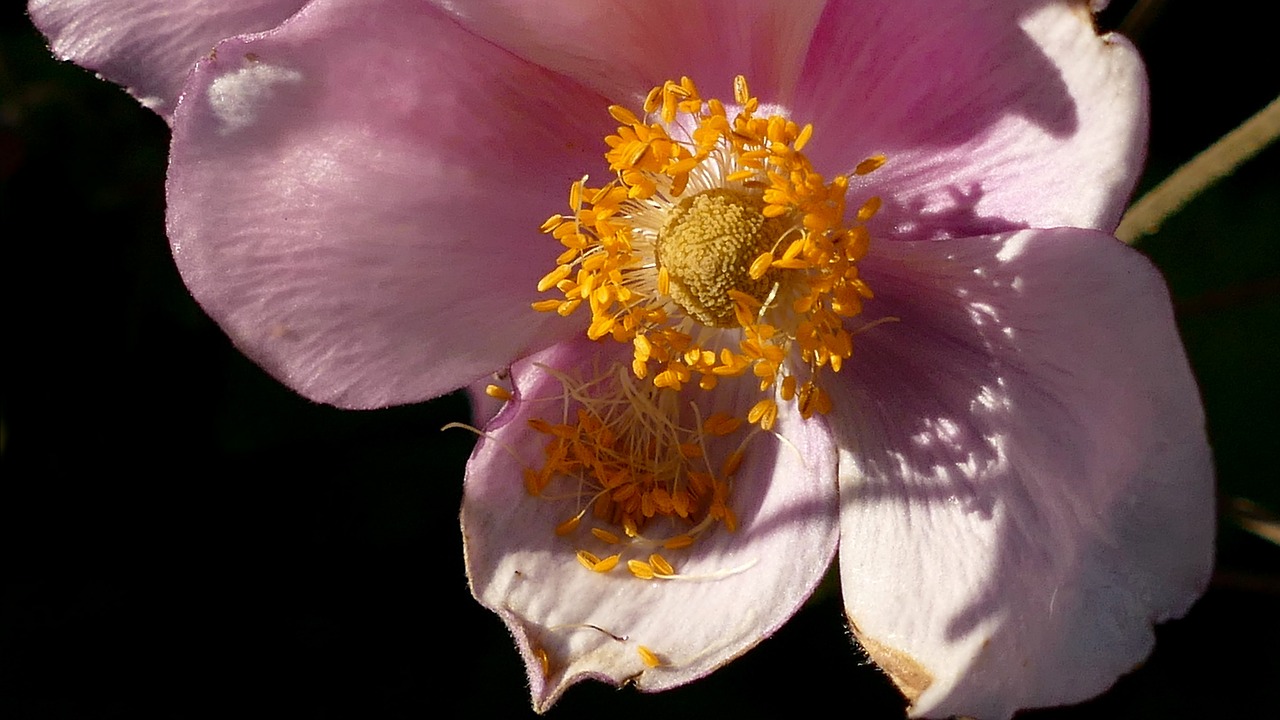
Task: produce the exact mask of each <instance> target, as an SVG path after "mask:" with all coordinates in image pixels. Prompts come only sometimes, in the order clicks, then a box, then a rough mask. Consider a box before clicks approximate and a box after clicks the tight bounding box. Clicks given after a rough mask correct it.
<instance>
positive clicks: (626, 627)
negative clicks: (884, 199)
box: [462, 340, 837, 710]
mask: <svg viewBox="0 0 1280 720" xmlns="http://www.w3.org/2000/svg"><path fill="white" fill-rule="evenodd" d="M605 347H607V348H608V346H605ZM600 348H601V346H600V345H598V344H595V343H591V342H589V341H585V340H578V341H575V342H573V343H567V344H561V345H558V346H556V347H553V348H551V349H549V350H547V351H545V352H543V353H541V354H539V355H535V356H533V357H531V358H529V359H526V360H523V361H521V362H519V363H517V365H516V366H515V367H514V368H513V371H512V378H513V380H514V383H515V385H516V387H517V389H518V390H519V396H518V399H517V400H516V401H513V402H512V403H510V404H508V405H507V406H506V408H504V409H503V411H502V412H501V413H500V414H499V415H498V416H497V417H496V418H495V419H494V420H493V421H492V422H491V423H490V424H489V426H488V428H487V431H488V434H487V435H486V437H485V438H484V439H482V440H481V442H480V444H479V445H478V446H477V448H476V450H475V453H474V454H473V455H472V457H471V460H470V462H469V463H468V466H467V479H466V491H465V495H464V499H463V507H462V526H463V537H464V542H465V544H466V561H467V571H468V575H469V577H470V579H471V587H472V592H474V593H475V595H476V597H477V598H478V599H479V600H480V602H481V603H482V604H484V605H485V606H486V607H488V608H490V609H491V610H493V611H494V612H496V613H497V614H498V615H499V616H501V618H502V620H503V622H505V623H506V624H507V626H508V627H509V628H510V629H511V631H512V633H513V635H514V636H515V638H516V642H517V644H518V645H519V647H520V651H521V654H522V655H523V657H524V660H525V663H526V665H527V668H528V673H529V681H530V685H531V689H532V694H533V703H534V706H535V708H537V709H538V710H545V709H546V708H548V707H550V705H551V704H552V703H553V702H555V700H556V699H557V698H558V697H559V696H560V694H561V693H562V692H563V691H564V690H565V689H566V688H568V687H569V686H570V685H572V684H573V683H575V682H578V681H579V680H583V679H586V678H594V679H598V680H603V681H605V682H610V683H613V684H615V685H621V684H623V683H624V682H634V683H635V684H636V686H637V687H639V688H640V689H641V690H646V691H656V690H663V689H667V688H671V687H674V686H677V685H681V684H683V683H686V682H689V681H691V680H694V679H696V678H699V677H701V676H703V675H706V674H707V673H709V672H711V671H712V670H714V669H716V668H717V667H719V666H721V665H723V664H724V663H726V662H728V661H729V660H731V659H733V658H735V657H737V656H738V655H741V654H742V653H743V652H745V651H746V650H748V649H749V648H751V647H752V646H754V645H755V644H756V643H757V642H759V641H760V640H761V639H763V638H764V637H766V636H767V635H769V634H770V633H772V632H773V631H774V630H776V629H777V628H778V627H779V626H780V625H781V624H782V623H783V622H785V621H786V620H787V619H788V618H789V617H791V615H792V614H793V613H794V612H795V611H796V610H797V609H798V608H799V606H800V604H801V603H803V602H804V600H805V599H806V598H807V597H808V595H809V594H810V592H811V591H812V590H813V588H814V587H815V586H816V584H817V583H818V581H819V580H820V579H821V578H822V575H823V572H824V570H825V569H826V567H827V565H828V564H829V562H830V559H831V557H832V555H833V553H834V547H835V541H836V526H837V521H836V514H837V513H836V504H835V503H836V498H835V447H834V445H833V444H832V441H831V437H830V433H829V431H828V429H827V427H826V425H825V423H824V422H822V421H821V420H820V419H817V418H815V419H813V420H809V421H802V420H801V419H800V418H799V417H798V415H797V414H796V413H794V412H793V411H792V409H791V408H790V407H784V408H782V412H781V413H780V415H779V418H778V422H777V425H776V426H775V430H777V433H778V434H777V435H776V436H775V435H772V434H769V433H760V434H757V435H755V436H754V437H753V438H751V439H750V440H748V441H747V443H746V445H745V451H744V457H743V460H742V463H741V465H740V467H739V470H738V472H737V474H736V476H735V477H734V480H733V485H732V494H731V496H730V506H731V507H732V508H733V510H734V511H735V513H736V515H737V530H736V531H734V532H730V531H729V530H727V529H726V528H725V526H723V525H715V526H713V527H712V528H711V529H709V530H706V531H704V532H703V533H702V534H700V535H699V536H698V537H697V538H696V540H695V541H694V543H693V544H692V545H690V546H689V547H685V548H677V549H665V548H663V547H653V548H649V549H645V548H644V546H643V545H638V544H636V543H627V541H626V539H625V537H624V538H622V543H621V544H612V545H608V544H601V545H599V547H596V546H594V545H591V546H589V547H588V545H589V544H590V543H591V542H592V540H593V539H594V538H593V536H592V535H590V534H587V533H586V532H585V531H586V529H587V526H588V525H590V524H592V523H597V522H600V521H598V520H597V519H595V518H594V516H593V514H592V513H591V512H590V511H588V512H587V513H586V515H585V517H583V518H582V520H581V527H580V528H579V529H578V532H577V533H576V534H575V535H566V536H563V537H561V536H557V535H556V534H555V532H554V531H553V530H554V528H556V527H557V525H560V524H562V523H563V522H564V521H565V520H566V519H568V518H571V517H573V516H574V513H576V512H577V511H578V505H577V504H576V502H575V499H574V498H568V497H561V496H557V495H556V494H555V493H554V492H552V491H550V490H548V491H547V492H546V493H545V494H544V495H542V496H536V497H535V496H533V495H530V494H529V493H528V492H527V491H526V489H525V486H524V483H523V482H522V480H521V477H522V472H523V471H524V470H525V469H526V468H534V467H537V466H538V465H539V464H540V462H541V457H542V455H543V447H544V445H545V439H546V437H547V436H546V435H542V434H539V433H534V432H532V431H530V429H529V425H528V421H529V420H530V419H534V418H542V419H547V417H549V416H552V415H559V414H560V413H561V412H562V406H563V400H562V394H563V390H562V385H561V384H560V382H559V381H558V380H556V379H555V378H554V377H553V375H552V374H551V373H549V372H548V370H547V369H548V368H550V369H551V370H554V371H556V372H560V371H564V372H574V371H584V370H585V371H588V372H590V371H591V369H592V368H598V367H608V363H610V362H612V360H611V355H609V354H606V353H605V352H601V351H600ZM614 350H615V348H608V350H607V351H606V352H612V351H614ZM613 354H614V355H617V357H616V358H614V359H616V360H618V361H620V362H623V363H625V362H628V361H629V354H628V353H626V352H625V349H624V352H623V353H622V354H618V353H616V352H613ZM752 395H754V394H753V393H743V394H742V396H741V397H738V396H736V395H726V394H724V393H718V392H717V391H712V392H704V391H701V390H697V389H693V390H691V391H689V392H687V393H686V394H685V395H684V396H683V398H682V399H684V400H692V401H694V402H696V403H697V404H698V405H699V406H700V407H701V408H702V416H703V417H704V418H705V417H708V416H709V415H710V413H711V412H713V411H714V410H716V409H718V408H717V407H716V406H717V404H718V403H727V404H728V409H730V410H736V411H740V410H742V408H740V407H738V406H741V405H744V404H745V403H746V402H747V401H748V400H749V399H750V397H751V396H752ZM719 409H724V408H719ZM552 421H553V422H554V420H552ZM736 444H737V443H736V441H735V442H734V445H735V447H736ZM663 525H664V526H665V525H666V523H665V522H664V523H663ZM673 527H676V528H683V527H684V524H682V523H681V522H676V523H675V525H674V526H673ZM676 531H677V532H687V530H683V529H677V530H676ZM643 533H644V534H645V536H648V537H650V538H652V537H653V536H655V535H657V534H659V530H658V529H654V530H650V529H644V530H643ZM617 534H619V535H621V533H620V532H619V533H617ZM584 536H585V540H584V539H583V538H584ZM597 537H598V536H597ZM584 548H585V549H588V550H590V551H591V552H592V553H593V554H594V555H595V556H597V557H600V558H605V557H607V556H609V555H610V554H611V553H618V554H621V555H623V557H620V559H619V565H618V566H617V567H615V568H614V569H612V570H610V571H608V572H601V573H597V572H591V571H590V570H587V569H586V568H584V567H583V566H582V564H581V563H580V562H579V561H578V560H577V559H576V557H575V553H576V551H577V550H579V549H584ZM648 553H661V554H662V555H663V556H664V557H665V558H666V559H667V560H669V561H670V563H671V564H672V565H673V566H674V569H675V572H676V574H677V575H678V577H674V578H666V579H663V578H655V579H648V580H646V579H641V578H639V577H636V576H634V575H632V574H631V573H630V572H628V569H627V567H626V563H627V560H628V559H630V558H632V557H633V556H634V557H636V558H637V559H639V560H641V561H644V560H646V559H647V557H648ZM655 567H656V566H655ZM641 648H643V650H642V649H641ZM646 653H648V655H646Z"/></svg>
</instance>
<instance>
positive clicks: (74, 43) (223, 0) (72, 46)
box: [27, 0, 306, 118]
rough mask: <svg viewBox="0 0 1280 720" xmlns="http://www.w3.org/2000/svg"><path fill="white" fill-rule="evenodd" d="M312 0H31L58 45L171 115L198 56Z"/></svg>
mask: <svg viewBox="0 0 1280 720" xmlns="http://www.w3.org/2000/svg"><path fill="white" fill-rule="evenodd" d="M303 5H306V0H217V1H216V2H211V1H210V0H31V2H30V4H29V5H28V7H27V9H28V11H29V12H30V13H31V19H32V21H33V22H35V24H36V27H38V28H40V30H41V32H43V33H44V34H45V35H46V36H48V38H49V43H50V45H51V46H52V48H53V52H54V53H55V54H56V55H57V56H58V57H60V58H62V59H63V60H69V61H71V62H74V63H76V64H77V65H82V66H84V67H86V68H89V69H90V70H94V71H96V72H98V73H100V74H101V75H102V76H103V77H104V78H106V79H108V80H111V81H112V82H116V83H119V84H121V85H123V86H125V88H127V89H128V90H129V92H130V93H131V94H132V95H133V96H134V97H136V98H138V100H139V101H141V102H142V104H143V105H146V106H147V107H149V108H151V109H152V110H154V111H156V112H157V113H159V114H160V115H162V116H164V117H165V118H168V117H169V115H170V113H172V112H173V105H174V103H175V102H177V99H178V93H179V92H180V91H181V90H182V83H183V81H184V80H186V77H187V73H188V72H189V71H190V70H191V66H192V65H194V64H195V62H196V60H198V59H200V58H201V57H204V56H205V55H207V54H209V52H210V51H211V50H213V46H214V45H216V44H217V43H218V41H219V40H222V39H223V38H228V37H232V36H234V35H243V34H246V33H252V32H258V31H260V30H269V29H271V28H273V27H275V26H276V25H279V24H280V23H281V22H282V21H283V20H284V19H285V18H287V17H289V16H290V15H292V14H294V13H295V12H297V11H298V10H299V9H300V8H301V7H302V6H303Z"/></svg>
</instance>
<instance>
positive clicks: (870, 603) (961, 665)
mask: <svg viewBox="0 0 1280 720" xmlns="http://www.w3.org/2000/svg"><path fill="white" fill-rule="evenodd" d="M873 252H875V253H876V255H875V257H869V258H868V259H867V260H866V261H865V262H864V265H863V267H864V276H865V277H866V278H867V279H868V282H870V283H871V285H872V286H873V287H874V288H875V289H876V291H877V299H876V300H875V301H874V303H875V304H874V308H875V310H874V311H875V312H880V313H883V314H884V315H889V316H893V317H896V318H898V321H897V322H893V323H886V324H882V325H879V326H877V327H875V328H873V329H871V330H869V331H868V332H866V333H865V334H863V335H860V336H859V340H860V345H859V347H858V348H856V350H855V352H854V357H853V360H852V361H851V362H850V363H849V366H848V369H849V371H850V372H848V373H847V375H846V374H842V376H841V377H842V379H844V378H846V377H847V378H848V380H847V385H846V387H847V392H848V400H847V402H845V403H842V404H840V405H838V406H837V408H836V413H837V415H836V416H835V417H834V418H833V419H832V426H833V428H835V429H837V434H838V435H839V440H840V447H841V451H840V463H841V469H840V474H841V508H842V509H841V541H840V572H841V578H842V581H843V587H844V594H845V602H846V609H847V611H848V615H849V619H850V622H851V623H852V625H853V626H854V628H855V632H856V634H857V635H858V637H859V638H860V640H861V641H862V642H863V644H864V645H865V647H866V648H867V649H868V651H869V652H870V654H871V656H872V657H873V658H874V659H875V660H876V661H877V663H878V664H880V666H881V667H883V668H884V669H885V670H886V671H887V672H888V673H889V674H890V675H891V676H893V678H894V679H895V680H896V681H897V682H898V684H899V686H900V687H902V688H903V690H904V691H905V692H906V693H907V695H908V697H909V698H910V699H911V700H913V702H914V704H913V708H912V710H913V713H914V714H915V715H919V716H929V717H946V716H950V715H953V714H959V715H972V716H975V717H981V718H997V719H998V718H1005V717H1008V716H1010V715H1011V714H1012V713H1013V712H1014V711H1015V710H1017V709H1018V708H1025V707H1035V706H1043V705H1056V704H1065V703H1072V702H1078V701H1080V700H1083V699H1086V698H1088V697H1091V696H1093V695H1095V694H1097V693H1100V692H1102V691H1103V690H1105V689H1106V688H1107V687H1108V686H1110V685H1111V683H1112V682H1113V681H1114V680H1115V679H1116V677H1117V676H1119V675H1120V674H1122V673H1125V672H1127V671H1129V670H1131V669H1133V668H1134V667H1135V666H1136V665H1137V664H1138V663H1140V662H1141V661H1142V660H1143V659H1144V658H1145V657H1146V655H1147V653H1148V652H1149V651H1150V649H1151V646H1152V642H1153V637H1152V632H1151V626H1152V624H1153V623H1156V622H1160V621H1162V620H1167V619H1170V618H1174V617H1178V616H1180V615H1181V614H1183V613H1184V612H1186V610H1187V609H1188V607H1189V606H1190V605H1191V603H1192V602H1193V601H1194V600H1195V599H1196V598H1197V597H1198V596H1199V595H1200V593H1201V592H1202V591H1203V589H1204V587H1205V583H1206V582H1207V579H1208V574H1209V571H1210V565H1211V562H1212V552H1213V547H1212V545H1213V528H1214V499H1213V494H1212V493H1213V482H1212V475H1211V473H1212V471H1211V467H1210V455H1209V449H1208V446H1207V441H1206V438H1205V431H1204V419H1203V415H1202V413H1201V409H1200V403H1199V399H1198V396H1197V391H1196V387H1195V384H1194V381H1193V380H1192V377H1191V373H1190V371H1189V369H1188V366H1187V362H1186V359H1185V357H1184V355H1183V351H1182V347H1181V343H1180V342H1179V340H1178V336H1177V333H1176V330H1175V327H1174V323H1173V318H1172V313H1171V311H1170V304H1169V299H1168V296H1167V294H1166V292H1165V289H1164V285H1163V282H1162V280H1161V279H1160V277H1159V275H1158V274H1157V273H1156V272H1155V270H1154V269H1153V268H1152V267H1151V266H1150V265H1149V263H1148V262H1147V261H1146V260H1145V259H1144V258H1142V257H1141V256H1140V255H1138V254H1137V253H1136V252H1134V251H1132V250H1130V249H1129V248H1127V247H1124V246H1122V245H1120V244H1119V243H1117V242H1116V241H1115V240H1114V239H1113V238H1110V237H1107V236H1104V235H1101V234H1100V233H1092V232H1088V231H1083V230H1074V229H1063V230H1038V231H1024V232H1019V233H1014V234H1009V235H1004V236H991V237H985V238H970V239H965V240H962V241H941V242H922V243H884V244H881V245H880V246H879V247H878V248H877V249H876V250H874V251H873ZM868 311H869V312H872V311H873V310H872V306H871V305H869V306H868ZM869 317H870V316H869ZM842 396H843V394H842Z"/></svg>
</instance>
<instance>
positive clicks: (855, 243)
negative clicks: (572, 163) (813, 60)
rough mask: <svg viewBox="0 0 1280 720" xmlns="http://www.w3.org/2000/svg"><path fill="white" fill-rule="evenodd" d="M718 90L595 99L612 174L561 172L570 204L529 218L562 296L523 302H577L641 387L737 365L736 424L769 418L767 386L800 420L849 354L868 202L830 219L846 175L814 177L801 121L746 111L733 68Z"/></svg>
mask: <svg viewBox="0 0 1280 720" xmlns="http://www.w3.org/2000/svg"><path fill="white" fill-rule="evenodd" d="M734 99H735V101H736V103H737V106H736V107H735V108H734V112H733V113H732V114H731V113H730V110H729V108H726V106H725V105H724V103H722V102H721V101H719V100H716V99H714V98H713V99H707V100H703V99H702V97H701V96H700V95H699V93H698V90H697V88H696V87H695V85H694V84H693V82H692V81H691V80H689V79H688V78H681V79H680V80H679V81H678V82H677V81H668V82H667V83H665V84H664V85H662V86H660V87H656V88H654V89H653V91H651V92H650V93H649V95H648V97H647V98H646V99H645V102H644V113H645V117H644V119H642V118H640V117H639V116H637V115H636V114H635V113H633V112H632V111H630V110H628V109H626V108H624V107H621V106H616V105H615V106H613V107H610V108H609V112H610V114H611V115H612V116H613V118H614V119H615V120H617V121H618V122H619V123H620V126H619V127H618V130H617V133H616V134H614V135H610V136H609V137H607V138H606V139H605V142H606V143H607V144H608V146H609V151H608V152H607V153H606V154H605V158H606V159H607V160H608V162H609V167H610V169H611V170H612V171H613V172H614V173H615V174H616V177H615V179H613V180H611V181H610V182H608V183H605V184H604V185H602V186H600V187H592V186H588V185H587V178H583V179H582V180H579V181H577V182H575V183H573V185H572V187H571V188H570V191H569V207H570V209H571V210H572V214H570V215H567V216H566V215H554V216H552V217H551V218H549V219H548V220H547V221H546V222H545V223H544V224H543V226H542V230H543V232H546V233H550V234H551V235H552V236H553V237H554V238H556V239H557V240H558V241H560V243H561V244H562V245H564V247H565V251H564V252H563V253H562V254H561V255H560V257H559V258H558V261H557V262H558V264H557V266H556V268H555V269H554V270H552V271H551V272H550V273H548V274H547V275H546V276H545V277H544V278H543V279H542V281H541V282H540V283H539V285H538V289H539V290H540V291H543V292H547V291H551V290H553V289H554V290H555V291H556V292H557V293H558V294H559V295H560V296H561V297H562V299H549V300H544V301H540V302H537V303H534V308H535V309H536V310H540V311H545V312H558V313H560V314H561V315H566V316H567V315H569V314H571V313H573V312H574V311H576V310H577V309H578V308H579V307H581V306H582V305H584V304H585V305H586V306H587V308H588V309H589V311H590V313H591V322H590V324H589V326H588V328H587V335H588V337H590V338H592V339H595V340H599V339H603V338H605V337H612V338H613V339H614V340H616V341H618V342H629V343H632V345H633V348H634V350H633V360H632V363H631V370H632V373H633V374H634V375H635V377H637V378H640V379H646V378H652V384H653V385H654V386H655V387H657V388H669V389H671V390H679V389H681V388H682V387H683V386H684V385H685V384H687V383H692V382H695V381H696V383H697V384H698V386H700V387H701V388H703V389H711V388H713V387H715V386H716V385H717V383H718V382H719V381H720V380H721V379H722V378H732V377H740V376H744V375H747V374H751V375H752V376H754V377H755V378H757V380H758V381H759V387H760V390H761V392H764V393H766V395H765V397H764V398H763V399H762V400H760V401H759V403H757V404H756V405H755V407H753V408H752V409H751V411H750V412H749V413H748V415H747V420H748V421H749V422H751V423H753V424H758V425H759V426H761V427H762V428H764V429H769V428H771V427H772V425H773V423H774V421H775V420H776V418H777V414H778V408H777V403H776V400H775V397H778V398H781V399H782V400H783V401H784V402H791V401H795V402H796V404H797V407H798V409H799V410H800V413H801V415H802V416H804V417H806V418H807V417H809V416H811V415H812V414H813V413H815V412H819V413H825V412H828V411H829V410H830V409H831V399H830V397H829V396H828V395H827V393H826V392H825V391H823V389H822V387H821V386H820V384H819V382H818V379H819V374H820V372H821V371H823V370H825V369H827V368H829V369H830V370H831V371H833V372H838V371H839V370H840V368H841V365H842V363H843V361H844V360H845V359H846V358H848V357H849V356H850V355H851V354H852V352H853V342H852V337H851V335H850V333H849V331H848V330H846V329H845V327H844V320H845V319H846V318H850V317H853V316H855V315H858V314H859V313H860V312H861V310H862V301H863V299H865V298H870V297H871V290H870V289H869V288H868V287H867V285H866V283H864V282H863V281H862V280H861V278H860V277H859V276H858V268H857V262H858V261H859V260H860V259H861V258H862V257H863V255H864V254H865V253H866V250H867V244H868V239H869V238H868V233H867V230H866V228H865V227H864V226H863V223H865V222H866V221H867V220H869V219H870V218H871V217H872V216H873V215H874V214H875V212H876V210H877V209H878V207H879V200H878V199H876V198H872V199H871V200H869V201H867V202H866V203H865V204H864V205H862V206H861V208H859V209H858V211H857V212H856V213H854V216H853V220H852V223H851V224H846V223H848V222H849V221H848V220H847V219H846V217H845V215H846V207H845V194H846V191H847V190H848V186H849V178H848V177H847V176H843V175H841V176H837V177H835V178H833V179H832V180H830V181H827V180H825V179H824V178H823V177H822V176H821V175H820V174H819V173H818V172H816V171H815V170H814V168H813V166H812V164H811V163H810V161H809V160H808V158H807V157H805V155H804V154H803V153H802V152H801V151H802V149H803V148H804V146H805V144H806V143H808V141H809V139H810V138H811V137H812V134H813V127H812V126H811V125H805V126H804V127H800V126H799V125H797V124H796V123H795V122H793V121H791V120H788V119H787V118H785V117H783V116H781V115H770V116H767V117H761V116H757V114H756V113H757V111H758V110H759V108H760V103H759V100H758V99H757V98H755V97H752V96H751V94H750V92H749V91H748V89H747V84H746V81H745V80H744V79H743V78H741V77H739V78H737V80H736V82H735V84H734ZM883 161H884V159H883V157H875V158H871V159H869V160H867V161H865V162H863V163H861V164H860V165H859V166H858V167H857V168H856V169H855V170H854V174H865V173H868V172H871V171H873V170H875V169H876V168H877V167H879V166H880V165H881V164H882V163H883ZM793 354H794V355H795V356H796V357H792V356H793ZM797 373H798V374H799V376H797Z"/></svg>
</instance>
